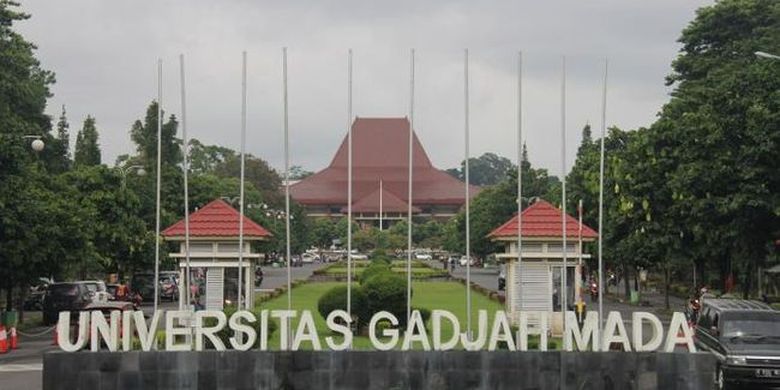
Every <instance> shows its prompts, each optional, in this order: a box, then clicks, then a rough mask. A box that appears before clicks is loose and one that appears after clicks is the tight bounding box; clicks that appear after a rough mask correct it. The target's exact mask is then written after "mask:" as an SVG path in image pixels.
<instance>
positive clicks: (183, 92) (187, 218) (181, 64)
mask: <svg viewBox="0 0 780 390" xmlns="http://www.w3.org/2000/svg"><path fill="white" fill-rule="evenodd" d="M179 78H180V82H181V136H182V154H183V162H182V169H183V170H184V259H185V262H186V267H185V272H186V275H185V276H184V288H185V290H186V291H185V293H184V296H185V297H186V298H187V300H186V303H183V302H181V300H179V309H180V310H181V309H182V308H183V307H188V308H189V307H190V305H191V304H192V296H191V293H190V283H191V281H190V277H191V276H190V196H189V195H190V194H189V184H188V181H187V178H188V176H189V154H190V146H189V144H188V142H189V140H188V138H187V95H186V90H185V83H184V81H185V79H184V54H179Z"/></svg>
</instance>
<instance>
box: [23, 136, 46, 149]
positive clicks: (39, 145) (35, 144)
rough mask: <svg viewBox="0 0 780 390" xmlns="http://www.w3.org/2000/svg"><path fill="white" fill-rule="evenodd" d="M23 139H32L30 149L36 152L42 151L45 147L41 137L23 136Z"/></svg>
mask: <svg viewBox="0 0 780 390" xmlns="http://www.w3.org/2000/svg"><path fill="white" fill-rule="evenodd" d="M22 138H24V139H32V140H33V141H32V142H31V143H30V147H31V148H32V150H34V151H36V152H40V151H42V150H43V148H44V146H45V144H44V143H43V140H41V136H40V135H23V136H22Z"/></svg>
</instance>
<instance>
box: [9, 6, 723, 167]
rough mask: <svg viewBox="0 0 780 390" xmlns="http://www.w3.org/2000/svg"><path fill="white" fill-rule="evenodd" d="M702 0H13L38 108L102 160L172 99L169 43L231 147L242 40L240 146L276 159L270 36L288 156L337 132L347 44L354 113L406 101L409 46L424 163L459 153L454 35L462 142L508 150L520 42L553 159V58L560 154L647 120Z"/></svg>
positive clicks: (201, 121)
mask: <svg viewBox="0 0 780 390" xmlns="http://www.w3.org/2000/svg"><path fill="white" fill-rule="evenodd" d="M711 3H712V1H711V0H709V1H704V0H684V1H681V0H653V1H630V0H587V1H583V0H566V1H564V0H550V1H538V0H523V1H465V0H464V1H461V0H449V1H442V0H425V1H419V0H416V1H408V0H396V1H370V0H343V1H332V0H331V1H230V2H228V1H193V0H189V1H185V0H180V1H132V2H130V1H128V2H115V1H102V0H92V1H89V0H72V1H67V2H66V1H45V0H22V9H23V10H24V11H26V12H28V13H30V14H32V18H31V19H30V20H28V21H25V22H23V23H21V24H20V25H19V26H18V29H19V30H20V31H21V32H22V33H23V34H24V35H25V36H26V37H27V38H28V39H29V40H32V41H33V42H35V43H36V44H37V45H38V47H39V49H38V56H39V58H40V59H41V61H42V62H43V65H44V66H45V67H46V68H47V69H50V70H53V71H55V72H56V75H57V84H56V85H55V86H54V88H53V93H54V97H52V99H51V100H50V104H49V112H50V113H51V114H52V115H53V116H55V117H56V116H58V115H59V109H60V106H61V105H62V104H65V105H66V107H67V110H68V116H69V119H70V121H71V128H72V136H71V139H75V132H76V128H80V127H81V123H82V121H83V119H84V117H85V116H86V115H87V114H90V115H93V116H95V117H96V118H97V123H98V128H99V131H100V143H101V147H102V149H103V160H104V162H107V163H109V164H112V163H113V161H114V159H115V158H116V156H117V155H119V154H123V153H130V152H132V151H133V146H132V143H131V142H130V139H129V134H128V130H129V128H130V125H131V124H132V122H133V121H134V120H135V119H137V118H141V117H142V116H143V114H144V111H145V108H146V106H147V104H148V103H149V102H150V101H151V100H152V99H154V98H155V97H156V95H157V84H156V83H157V79H156V61H157V58H158V57H159V58H162V60H163V63H164V71H163V77H164V92H163V94H164V97H163V102H164V107H165V109H166V111H168V112H169V113H175V114H177V115H178V113H179V112H180V107H181V106H180V100H179V78H178V77H179V76H178V55H179V54H180V53H183V54H184V55H185V56H186V67H187V92H188V93H187V102H188V106H187V111H188V118H187V119H188V124H189V125H188V129H189V132H190V136H192V137H195V138H198V139H200V140H201V141H202V142H204V143H208V144H219V145H223V146H228V147H232V148H234V149H238V148H239V139H240V123H241V122H240V119H241V118H240V115H241V106H240V102H241V95H240V94H241V74H240V69H241V51H242V50H246V51H247V53H248V62H249V66H248V73H249V76H248V77H249V82H248V85H249V87H248V88H249V109H248V134H247V151H248V152H251V153H253V154H255V155H258V156H261V157H263V158H265V159H267V160H268V161H269V162H270V163H271V164H272V165H273V166H275V167H282V166H283V149H282V143H281V142H282V139H283V138H282V137H283V133H282V123H283V122H282V71H281V48H282V47H283V46H287V47H289V49H288V50H289V60H288V61H289V101H290V131H291V135H290V137H291V139H290V142H291V160H292V164H293V165H302V166H303V167H304V168H306V169H309V170H319V169H321V168H323V167H324V166H325V165H327V163H328V162H329V161H330V158H331V157H332V154H333V153H334V152H335V149H336V147H337V145H338V143H339V142H340V141H341V139H342V137H343V136H344V134H345V132H346V123H347V109H346V91H347V87H346V79H347V77H346V74H347V70H346V63H347V54H346V53H347V49H348V48H352V49H353V50H354V109H353V111H354V114H355V115H357V116H366V117H369V116H405V115H408V112H409V49H410V48H415V49H416V53H417V54H416V86H415V89H416V96H415V122H416V125H415V128H416V131H417V134H418V136H419V137H420V138H421V140H422V142H423V144H424V146H425V147H426V149H427V151H428V153H429V155H430V157H431V159H432V161H433V162H434V165H436V166H438V167H440V168H448V167H452V166H456V165H458V164H459V162H460V161H461V160H462V159H463V146H464V137H463V128H464V125H463V118H464V114H463V111H464V110H463V106H464V104H463V75H464V72H463V49H464V48H469V53H470V79H471V81H470V89H471V92H470V94H471V99H470V100H471V129H472V137H471V140H472V144H471V154H472V155H479V154H482V153H483V152H487V151H492V152H496V153H499V154H501V155H505V156H509V157H511V158H513V159H514V156H515V151H514V145H515V142H516V138H515V137H516V111H515V107H516V67H515V66H516V65H515V64H516V55H517V54H516V53H517V51H518V50H522V51H523V55H524V80H523V82H524V90H523V102H524V105H523V115H524V120H523V126H524V129H525V130H524V131H525V134H526V137H525V138H526V140H527V142H528V146H529V151H530V159H531V162H532V163H533V164H534V165H541V166H543V167H546V168H549V169H550V170H551V172H553V173H556V174H557V173H559V172H560V171H561V162H560V145H561V137H560V125H561V121H560V100H561V99H560V90H561V88H560V84H561V57H562V55H566V63H567V73H566V78H567V95H566V100H567V106H566V113H567V115H566V123H567V126H566V133H567V137H568V140H567V155H568V157H567V159H568V160H569V166H570V165H571V161H572V160H573V156H574V154H575V151H576V148H577V145H578V143H579V139H580V130H581V128H582V126H583V125H584V124H585V123H586V122H590V123H591V124H593V125H594V126H596V127H597V128H598V127H599V126H600V125H601V119H600V118H601V84H602V78H603V65H604V58H609V64H610V74H609V97H608V114H607V124H608V125H609V126H612V125H615V126H619V127H621V128H625V129H633V128H637V127H640V126H646V125H648V124H650V123H652V121H653V120H654V118H655V116H656V113H657V112H658V110H659V108H660V107H661V105H662V104H663V103H664V102H665V101H666V100H667V99H668V94H669V88H667V87H665V86H664V82H663V80H664V76H665V75H667V74H668V73H669V71H670V66H669V64H670V62H671V60H672V59H673V58H674V57H675V56H676V54H677V52H678V50H679V44H678V43H677V42H676V40H677V38H678V37H679V34H680V31H681V29H682V28H684V27H685V26H686V25H687V24H688V22H689V21H690V20H692V19H693V17H694V15H695V10H696V8H698V7H701V6H704V5H709V4H711Z"/></svg>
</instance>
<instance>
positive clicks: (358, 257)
mask: <svg viewBox="0 0 780 390" xmlns="http://www.w3.org/2000/svg"><path fill="white" fill-rule="evenodd" d="M352 260H368V255H364V254H362V253H353V254H352Z"/></svg>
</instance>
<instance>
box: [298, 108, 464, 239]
mask: <svg viewBox="0 0 780 390" xmlns="http://www.w3.org/2000/svg"><path fill="white" fill-rule="evenodd" d="M409 131H410V126H409V121H408V120H407V119H406V118H357V119H356V120H355V121H354V122H353V124H352V213H353V218H354V219H355V220H357V221H359V222H362V223H363V224H364V225H369V224H371V225H378V223H379V215H380V213H381V214H382V219H383V221H384V222H383V224H384V225H385V226H387V225H389V224H391V223H392V221H394V220H401V219H406V217H407V211H408V201H409V199H408V198H409V197H408V183H409ZM413 135H414V138H413V140H414V141H413V147H412V153H413V154H412V160H413V174H412V180H413V182H412V184H413V185H412V188H413V189H412V207H413V208H412V213H413V216H414V217H417V218H424V219H436V220H446V219H449V218H450V217H452V216H454V215H455V214H456V213H457V212H458V210H459V209H460V207H461V206H462V205H463V204H464V203H465V184H464V183H463V182H462V181H460V180H458V179H456V178H454V177H452V176H450V175H448V174H447V173H445V172H444V171H441V170H439V169H436V168H435V167H434V166H433V164H431V160H430V159H429V158H428V155H427V154H426V153H425V149H423V147H422V144H421V143H420V140H419V139H417V135H415V134H413ZM347 154H348V136H345V137H344V140H343V141H342V142H341V146H340V147H339V149H338V151H337V152H336V155H335V156H334V157H333V160H332V161H331V162H330V165H328V166H327V167H326V168H325V169H323V170H321V171H319V172H317V173H315V174H314V175H312V176H309V177H307V178H305V179H303V180H301V181H299V182H297V183H295V184H293V185H292V186H291V187H290V193H291V196H292V198H293V199H295V200H296V201H297V202H298V203H300V204H302V205H303V206H304V207H305V208H306V210H307V213H308V214H309V215H310V216H313V217H333V218H337V217H342V216H345V215H346V213H347ZM478 191H479V188H478V187H476V186H471V188H470V196H474V195H475V194H476V193H477V192H478Z"/></svg>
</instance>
